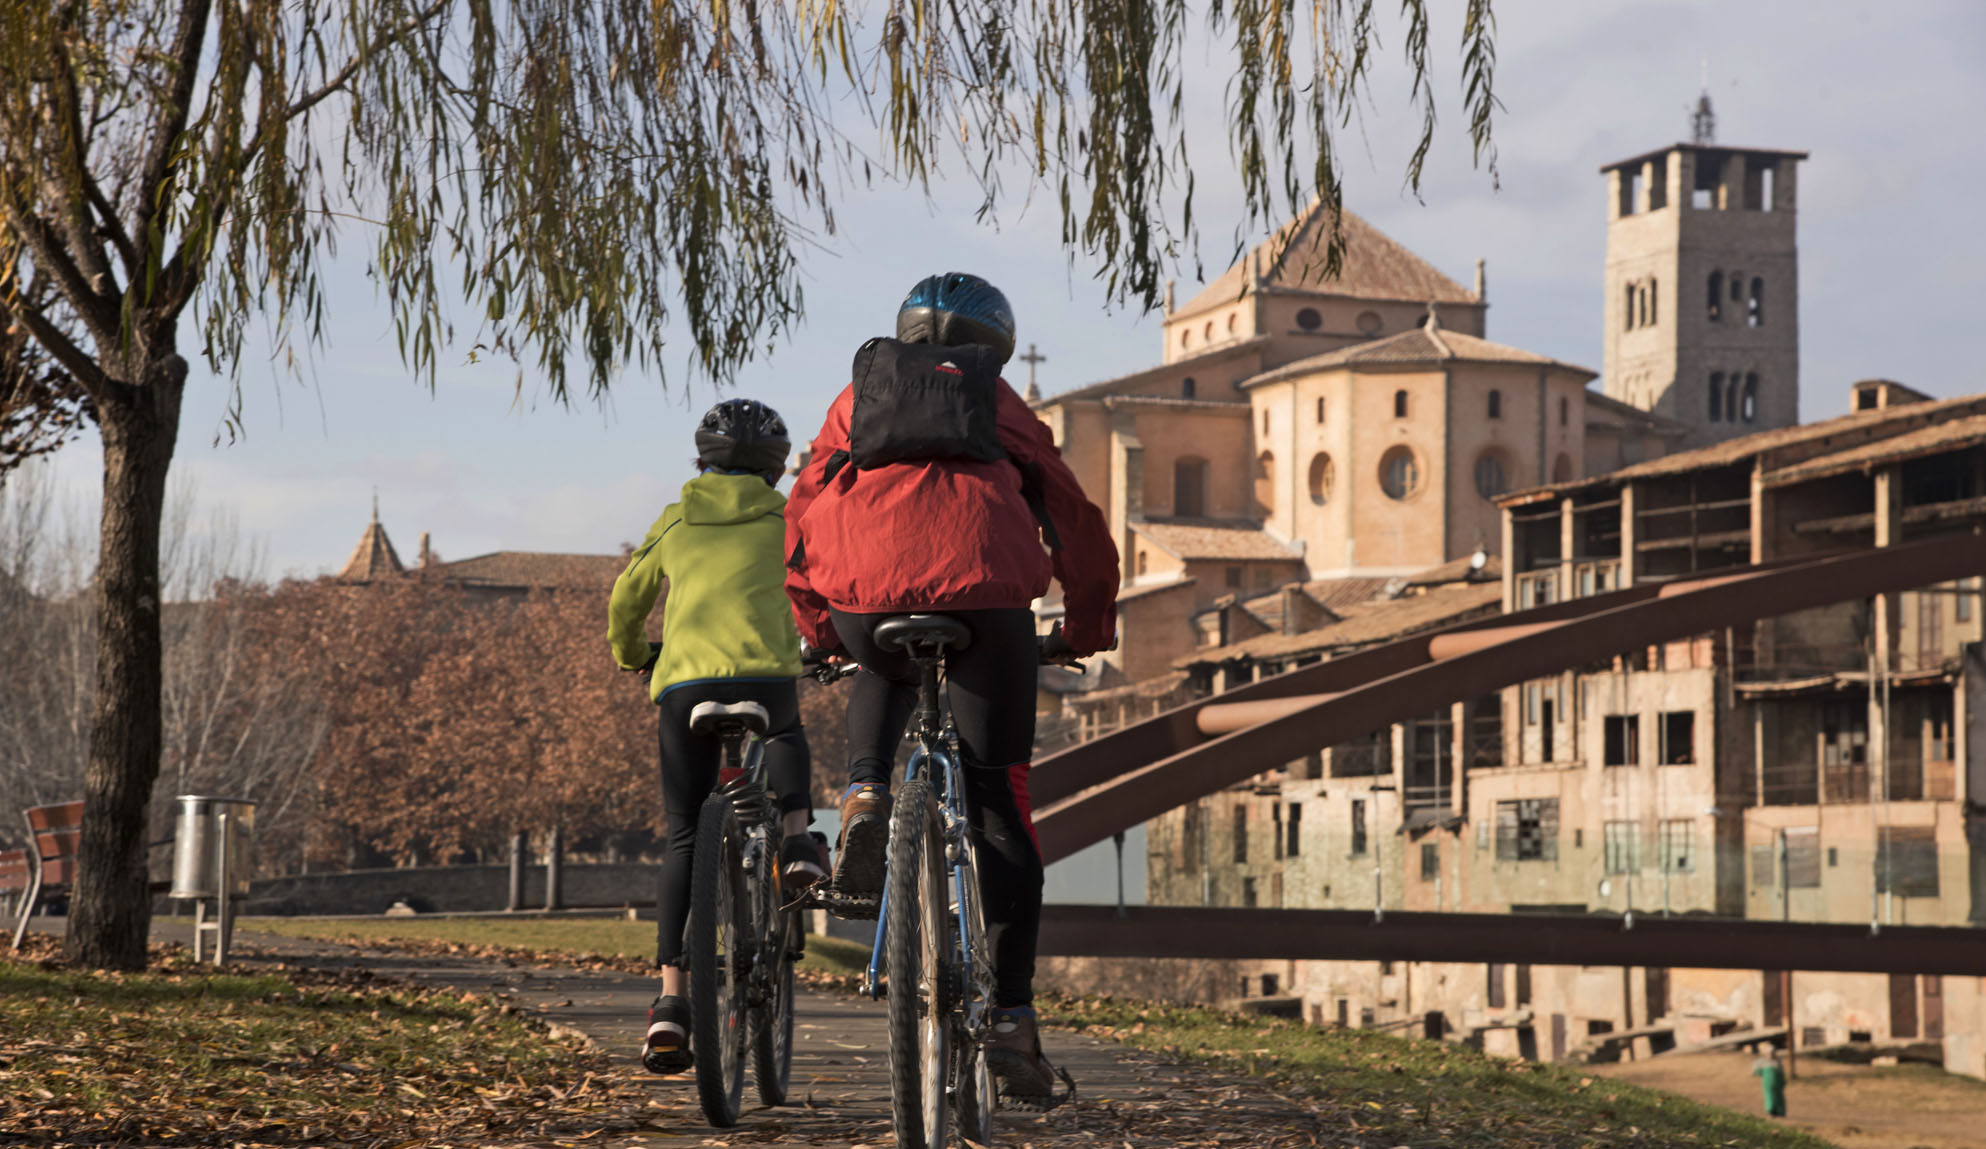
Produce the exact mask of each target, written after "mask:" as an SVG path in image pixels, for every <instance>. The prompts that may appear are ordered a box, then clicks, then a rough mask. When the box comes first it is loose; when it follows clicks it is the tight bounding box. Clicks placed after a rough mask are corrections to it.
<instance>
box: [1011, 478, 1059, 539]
mask: <svg viewBox="0 0 1986 1149" xmlns="http://www.w3.org/2000/svg"><path fill="white" fill-rule="evenodd" d="M1014 466H1015V467H1016V468H1018V469H1019V471H1020V473H1021V498H1023V499H1026V500H1027V509H1028V510H1030V511H1032V512H1034V521H1035V522H1037V523H1039V524H1041V537H1042V539H1043V541H1045V542H1047V544H1048V549H1049V550H1053V551H1059V550H1061V549H1062V536H1061V534H1060V533H1059V532H1058V531H1056V529H1055V520H1054V519H1051V518H1049V517H1048V496H1047V494H1046V493H1045V488H1044V486H1043V484H1042V481H1041V464H1040V463H1023V462H1021V461H1020V460H1018V459H1016V460H1015V461H1014Z"/></svg>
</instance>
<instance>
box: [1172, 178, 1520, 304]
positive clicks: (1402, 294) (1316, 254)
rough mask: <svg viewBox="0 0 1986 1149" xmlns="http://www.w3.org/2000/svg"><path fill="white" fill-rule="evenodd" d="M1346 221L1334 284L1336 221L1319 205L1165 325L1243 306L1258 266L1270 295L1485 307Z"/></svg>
mask: <svg viewBox="0 0 1986 1149" xmlns="http://www.w3.org/2000/svg"><path fill="white" fill-rule="evenodd" d="M1341 219H1342V221H1343V222H1342V225H1341V230H1342V231H1343V232H1344V238H1345V249H1344V251H1345V254H1344V263H1343V266H1342V267H1341V268H1340V269H1339V272H1338V275H1337V277H1336V278H1335V279H1329V280H1327V279H1324V278H1323V276H1324V257H1325V253H1326V251H1327V250H1328V249H1329V247H1330V242H1331V221H1330V218H1329V213H1328V212H1326V211H1325V210H1324V206H1323V204H1322V203H1321V202H1320V203H1315V204H1312V205H1311V206H1310V209H1309V210H1308V211H1305V212H1304V213H1303V214H1302V215H1301V216H1298V217H1297V218H1296V219H1295V220H1294V221H1293V222H1291V223H1288V224H1285V225H1284V226H1283V227H1282V228H1281V229H1280V230H1278V231H1277V232H1276V234H1275V235H1273V236H1271V237H1270V238H1269V239H1268V240H1266V241H1265V242H1263V243H1260V244H1257V245H1256V246H1255V247H1254V248H1252V249H1250V251H1249V252H1248V254H1246V255H1244V256H1243V257H1242V258H1241V260H1240V261H1239V262H1238V263H1236V264H1235V265H1234V266H1233V267H1230V268H1228V269H1227V270H1226V271H1225V272H1223V273H1222V274H1221V276H1220V278H1218V279H1216V280H1214V281H1213V282H1212V283H1210V284H1208V285H1207V286H1206V287H1205V288H1204V289H1203V290H1202V291H1201V292H1200V293H1199V294H1198V295H1195V296H1194V297H1193V298H1192V299H1191V300H1190V301H1189V302H1188V303H1187V304H1186V306H1184V307H1181V308H1180V309H1179V310H1177V311H1175V312H1173V313H1172V315H1171V316H1169V317H1168V318H1174V317H1178V316H1184V315H1193V314H1195V313H1197V312H1201V311H1208V310H1211V309H1213V308H1216V307H1224V306H1226V305H1228V304H1231V303H1233V302H1234V301H1235V300H1237V299H1240V298H1241V296H1242V292H1243V289H1244V288H1246V287H1247V286H1248V280H1249V269H1250V267H1251V266H1253V265H1254V264H1255V263H1256V262H1257V261H1258V260H1259V261H1260V262H1261V264H1262V284H1263V287H1264V288H1265V289H1268V290H1272V291H1273V290H1278V289H1281V290H1286V291H1302V292H1316V293H1321V294H1328V295H1341V296H1350V297H1352V298H1355V299H1405V300H1413V301H1424V300H1434V301H1436V302H1439V303H1479V302H1481V301H1480V300H1478V299H1477V298H1476V295H1475V293H1474V292H1473V291H1470V290H1469V289H1467V288H1465V287H1463V286H1462V285H1461V284H1459V283H1457V282H1455V281H1454V280H1452V279H1450V278H1448V277H1447V276H1445V275H1443V274H1441V272H1439V271H1437V270H1435V268H1434V265H1433V264H1430V263H1428V262H1427V261H1426V260H1424V259H1422V258H1421V257H1420V256H1418V255H1415V254H1414V253H1413V252H1411V251H1408V250H1407V249H1406V248H1405V247H1402V246H1401V245H1400V244H1399V243H1397V242H1395V241H1394V240H1393V238H1392V237H1390V236H1388V235H1387V234H1386V233H1385V232H1383V231H1380V230H1379V229H1378V228H1376V227H1374V226H1372V225H1371V224H1369V223H1367V222H1366V221H1365V220H1363V219H1361V218H1359V217H1358V216H1357V215H1355V214H1353V213H1351V212H1349V211H1348V212H1345V213H1344V214H1343V216H1342V217H1341Z"/></svg>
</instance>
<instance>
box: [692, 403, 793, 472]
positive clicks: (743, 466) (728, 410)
mask: <svg viewBox="0 0 1986 1149" xmlns="http://www.w3.org/2000/svg"><path fill="white" fill-rule="evenodd" d="M792 446H793V444H792V441H791V440H789V439H788V438H787V435H786V421H785V420H784V419H781V418H780V417H779V412H777V411H775V410H773V409H772V408H770V407H768V406H766V405H765V404H763V403H761V402H759V401H758V400H756V399H726V400H725V401H724V402H722V403H719V404H718V405H717V406H715V407H712V408H711V409H710V410H708V411H706V412H704V414H703V421H702V422H701V423H698V424H697V428H696V457H697V461H698V462H700V463H702V464H703V465H704V466H706V467H714V468H716V469H718V470H721V471H744V472H750V473H753V474H757V475H762V476H764V478H765V481H766V482H768V483H777V482H778V481H779V476H780V475H781V474H782V473H783V472H784V471H785V470H786V452H787V451H788V450H790V449H791V448H792Z"/></svg>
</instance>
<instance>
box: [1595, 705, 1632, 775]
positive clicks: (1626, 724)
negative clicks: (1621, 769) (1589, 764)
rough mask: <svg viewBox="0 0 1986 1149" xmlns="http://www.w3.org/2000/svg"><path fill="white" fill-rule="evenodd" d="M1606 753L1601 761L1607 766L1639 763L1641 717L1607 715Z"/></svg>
mask: <svg viewBox="0 0 1986 1149" xmlns="http://www.w3.org/2000/svg"><path fill="white" fill-rule="evenodd" d="M1606 743H1607V745H1606V753H1605V757H1604V758H1603V759H1602V761H1603V763H1604V764H1605V765H1608V766H1633V765H1636V764H1637V763H1639V762H1640V761H1641V716H1640V715H1638V714H1609V715H1607V721H1606Z"/></svg>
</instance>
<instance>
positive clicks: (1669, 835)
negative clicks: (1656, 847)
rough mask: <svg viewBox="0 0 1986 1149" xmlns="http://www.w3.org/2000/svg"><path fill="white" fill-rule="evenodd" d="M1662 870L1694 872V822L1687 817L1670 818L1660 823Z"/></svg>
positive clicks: (1674, 872)
mask: <svg viewBox="0 0 1986 1149" xmlns="http://www.w3.org/2000/svg"><path fill="white" fill-rule="evenodd" d="M1661 861H1662V872H1663V873H1665V874H1693V873H1695V872H1696V823H1694V822H1691V821H1690V820H1689V819H1687V818H1671V819H1669V820H1667V821H1665V822H1663V823H1662V858H1661Z"/></svg>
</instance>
